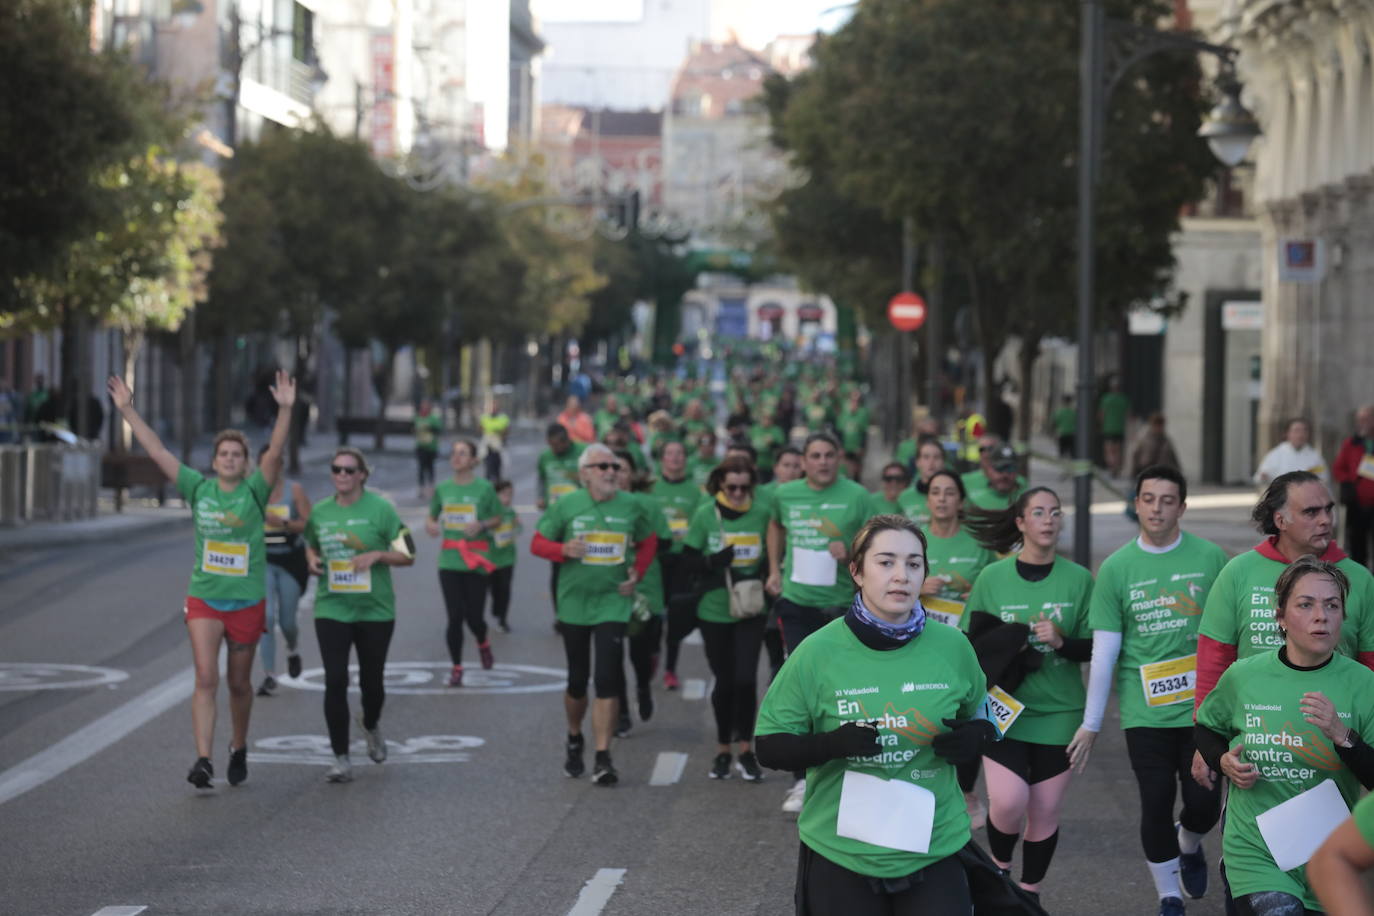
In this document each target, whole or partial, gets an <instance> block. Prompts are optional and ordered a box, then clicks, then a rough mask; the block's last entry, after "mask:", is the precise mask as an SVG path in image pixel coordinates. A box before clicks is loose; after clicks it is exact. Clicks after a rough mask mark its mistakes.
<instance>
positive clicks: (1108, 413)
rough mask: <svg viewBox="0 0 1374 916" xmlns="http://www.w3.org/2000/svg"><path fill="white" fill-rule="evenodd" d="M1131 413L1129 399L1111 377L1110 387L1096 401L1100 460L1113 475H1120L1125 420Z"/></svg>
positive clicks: (1118, 382)
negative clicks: (1100, 440) (1100, 444)
mask: <svg viewBox="0 0 1374 916" xmlns="http://www.w3.org/2000/svg"><path fill="white" fill-rule="evenodd" d="M1130 413H1131V400H1130V398H1128V397H1126V395H1125V394H1123V393H1122V391H1121V382H1120V380H1119V379H1117V378H1115V377H1113V378H1112V382H1111V388H1110V390H1108V391H1107V392H1105V393H1104V394H1103V395H1102V398H1101V399H1100V400H1099V401H1098V402H1097V422H1098V435H1100V436H1101V437H1102V460H1103V461H1104V462H1105V463H1106V465H1107V470H1108V471H1110V472H1111V474H1112V476H1113V477H1120V476H1121V445H1122V443H1123V442H1124V441H1125V439H1126V421H1127V419H1128V418H1129V417H1130Z"/></svg>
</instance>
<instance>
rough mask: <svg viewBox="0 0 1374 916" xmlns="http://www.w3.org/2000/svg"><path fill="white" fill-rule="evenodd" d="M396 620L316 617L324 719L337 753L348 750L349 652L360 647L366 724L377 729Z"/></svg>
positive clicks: (359, 658)
mask: <svg viewBox="0 0 1374 916" xmlns="http://www.w3.org/2000/svg"><path fill="white" fill-rule="evenodd" d="M395 629H396V621H394V620H385V621H368V622H364V623H343V622H342V621H339V620H330V619H329V618H327V617H316V618H315V637H316V638H317V639H318V640H319V641H320V659H321V660H322V661H323V662H324V721H325V724H326V725H327V726H329V746H330V747H331V748H333V749H334V753H335V754H347V753H348V653H349V650H350V649H352V648H355V647H356V648H357V650H358V686H359V687H360V688H361V689H362V693H363V727H364V728H376V727H377V720H378V719H380V718H381V716H382V704H383V703H385V702H386V689H385V688H384V687H383V685H382V675H383V673H384V672H385V669H386V650H387V648H388V647H389V646H390V645H391V633H392V631H393V630H395Z"/></svg>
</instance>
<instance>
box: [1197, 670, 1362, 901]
mask: <svg viewBox="0 0 1374 916" xmlns="http://www.w3.org/2000/svg"><path fill="white" fill-rule="evenodd" d="M1317 690H1319V691H1321V692H1322V693H1324V694H1326V697H1327V699H1329V700H1331V702H1332V703H1333V704H1334V705H1335V707H1336V713H1337V715H1339V716H1340V718H1341V721H1342V723H1343V724H1345V725H1347V726H1349V727H1350V728H1353V729H1355V732H1356V733H1357V734H1359V735H1362V736H1368V735H1370V734H1374V731H1372V729H1374V702H1371V700H1370V698H1371V696H1374V671H1370V670H1369V669H1368V668H1366V667H1364V666H1363V665H1361V664H1360V663H1359V662H1356V661H1353V660H1351V659H1349V658H1346V657H1345V656H1343V655H1340V654H1336V655H1333V656H1332V657H1331V661H1330V662H1329V663H1328V664H1326V665H1324V666H1323V667H1321V668H1317V669H1315V670H1309V671H1298V670H1296V669H1294V668H1290V667H1289V666H1288V665H1285V664H1284V663H1283V661H1282V660H1281V659H1280V658H1279V654H1278V652H1277V651H1268V652H1264V653H1261V654H1259V655H1252V656H1250V657H1249V658H1246V659H1242V660H1241V661H1238V662H1236V663H1235V664H1234V665H1231V666H1230V667H1229V668H1227V669H1226V671H1225V672H1223V673H1222V675H1221V678H1220V680H1218V681H1217V686H1216V688H1215V689H1213V690H1212V692H1211V693H1209V694H1207V697H1206V699H1204V700H1203V701H1202V705H1201V707H1199V708H1198V713H1197V721H1198V724H1199V725H1205V726H1206V727H1207V728H1210V729H1211V730H1212V731H1214V732H1216V733H1217V734H1219V735H1224V736H1225V737H1226V738H1227V740H1228V742H1229V746H1230V747H1232V748H1234V747H1236V746H1237V745H1241V746H1244V748H1245V759H1246V760H1247V761H1248V762H1249V763H1253V764H1254V765H1255V766H1257V767H1258V768H1259V779H1258V780H1257V781H1256V782H1255V784H1254V785H1253V786H1252V787H1250V788H1249V789H1241V788H1238V787H1236V786H1235V785H1231V786H1230V787H1229V790H1228V794H1227V799H1226V831H1225V833H1224V834H1223V835H1222V839H1221V847H1222V852H1223V854H1224V855H1225V856H1226V878H1227V880H1228V881H1229V882H1230V884H1231V892H1232V893H1233V894H1235V895H1237V896H1239V895H1242V894H1253V893H1257V892H1259V891H1283V892H1284V893H1288V894H1292V895H1293V896H1295V897H1300V898H1302V900H1303V905H1304V906H1306V907H1307V908H1308V909H1310V910H1320V909H1321V906H1320V904H1319V903H1318V902H1317V898H1316V895H1315V894H1314V893H1313V892H1312V889H1311V887H1310V886H1309V885H1308V882H1307V870H1306V867H1305V866H1300V867H1298V868H1295V869H1292V870H1290V871H1286V872H1285V871H1279V867H1278V865H1277V864H1276V863H1275V861H1274V856H1273V854H1272V853H1270V851H1269V847H1268V846H1267V845H1266V844H1265V841H1264V837H1263V835H1262V834H1261V833H1260V830H1259V827H1258V826H1257V825H1256V823H1255V818H1256V817H1257V816H1258V815H1260V814H1262V813H1264V812H1265V811H1268V810H1269V809H1270V808H1273V807H1274V806H1275V805H1278V804H1280V803H1282V802H1285V801H1287V800H1289V799H1290V798H1293V797H1294V796H1296V795H1300V794H1301V793H1303V792H1306V791H1307V790H1309V789H1312V788H1315V787H1316V786H1317V785H1318V784H1320V783H1322V782H1324V781H1326V780H1328V779H1330V780H1334V781H1335V783H1336V787H1337V788H1338V789H1340V792H1341V796H1342V797H1343V798H1344V799H1345V803H1346V806H1347V807H1349V806H1350V805H1352V804H1354V802H1355V799H1356V798H1358V797H1359V794H1360V784H1359V782H1358V780H1356V778H1355V775H1354V774H1353V773H1351V772H1350V770H1349V769H1347V768H1346V766H1345V764H1344V763H1342V762H1341V759H1340V757H1339V756H1337V754H1336V751H1335V749H1334V748H1333V747H1332V744H1331V742H1330V740H1329V739H1328V738H1327V737H1326V736H1325V735H1323V734H1322V733H1321V731H1320V730H1319V729H1318V728H1317V727H1316V726H1315V725H1312V724H1310V723H1308V722H1307V720H1306V719H1305V718H1304V717H1303V713H1302V709H1301V708H1300V706H1299V703H1300V701H1301V700H1302V695H1303V694H1304V693H1306V692H1308V691H1317Z"/></svg>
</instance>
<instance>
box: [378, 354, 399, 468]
mask: <svg viewBox="0 0 1374 916" xmlns="http://www.w3.org/2000/svg"><path fill="white" fill-rule="evenodd" d="M395 363H396V348H395V347H392V346H388V347H387V348H386V359H385V360H383V362H382V367H381V371H380V374H377V375H374V376H373V385H374V387H375V388H376V389H377V399H378V402H379V403H378V405H377V431H376V441H375V442H374V443H373V447H374V448H376V450H377V451H379V452H380V451H381V450H382V449H384V448H386V405H387V402H389V401H390V400H391V370H392V367H393V366H394V365H395Z"/></svg>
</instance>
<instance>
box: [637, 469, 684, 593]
mask: <svg viewBox="0 0 1374 916" xmlns="http://www.w3.org/2000/svg"><path fill="white" fill-rule="evenodd" d="M632 495H633V496H634V498H635V499H637V500H639V503H640V505H641V506H643V508H644V514H645V515H647V516H648V517H649V524H650V525H651V526H652V528H653V532H654V534H656V535H658V539H659V541H660V542H663V541H666V540H668V539H670V538H672V536H673V529H672V528H671V527H670V526H669V524H668V516H667V514H666V513H665V512H664V511H663V506H662V504H661V503H659V501H658V500H657V499H655V498H654V496H653V494H651V493H635V494H632ZM673 549H675V550H681V545H680V544H674V545H673ZM635 596H636V597H637V598H640V599H642V600H643V601H644V602H645V604H647V605H648V607H649V613H651V614H653V615H654V616H655V617H657V616H659V615H660V614H662V613H663V605H664V597H663V564H661V563H659V561H658V556H657V555H655V556H654V560H653V562H652V563H650V564H649V568H648V569H646V570H644V578H643V579H640V580H639V584H637V585H636V586H635Z"/></svg>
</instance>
